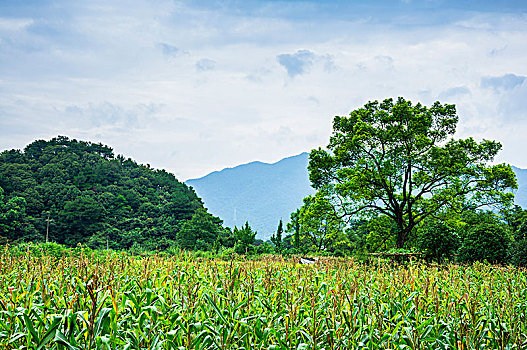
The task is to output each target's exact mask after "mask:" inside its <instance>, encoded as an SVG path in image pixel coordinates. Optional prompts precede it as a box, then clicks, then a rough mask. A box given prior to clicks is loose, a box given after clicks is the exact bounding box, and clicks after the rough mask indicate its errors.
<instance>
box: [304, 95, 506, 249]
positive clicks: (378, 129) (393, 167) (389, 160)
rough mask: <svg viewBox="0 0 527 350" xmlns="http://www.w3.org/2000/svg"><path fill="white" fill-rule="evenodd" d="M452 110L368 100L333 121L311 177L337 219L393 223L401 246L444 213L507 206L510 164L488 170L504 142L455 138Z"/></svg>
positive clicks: (312, 163)
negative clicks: (383, 219) (426, 222)
mask: <svg viewBox="0 0 527 350" xmlns="http://www.w3.org/2000/svg"><path fill="white" fill-rule="evenodd" d="M457 122H458V116H457V114H456V108H455V106H454V105H449V104H445V105H442V104H440V103H439V102H436V103H434V104H433V105H432V106H431V107H426V106H423V105H421V104H420V103H418V104H415V105H414V104H412V103H411V102H410V101H406V100H405V99H404V98H401V97H400V98H399V99H398V100H397V101H396V102H394V101H393V100H392V99H386V100H384V101H383V102H380V103H379V102H378V101H374V102H369V103H367V104H366V105H365V106H364V107H362V108H359V109H357V110H354V111H352V112H351V113H350V116H349V117H340V116H337V117H335V119H334V120H333V135H332V137H331V139H330V143H329V145H328V149H329V151H325V150H322V149H320V148H319V149H318V150H313V151H312V152H311V154H310V162H309V167H308V169H309V176H310V180H311V182H312V184H313V187H315V188H316V189H317V190H318V191H319V192H322V193H324V197H326V198H327V201H329V202H330V203H331V204H332V205H333V206H334V207H335V210H337V212H338V216H341V217H351V218H361V217H362V218H371V217H377V216H379V215H384V216H387V217H389V218H391V220H392V221H393V222H394V224H395V226H396V228H397V230H396V232H395V233H396V238H395V245H396V246H397V247H398V248H402V247H404V246H405V245H406V244H407V241H408V239H409V238H410V235H411V234H412V232H414V230H415V229H416V228H417V227H419V225H420V223H421V222H422V221H423V220H425V219H426V218H428V217H429V216H432V215H438V214H440V213H441V212H442V211H445V210H455V211H462V210H465V209H469V208H472V209H474V208H478V207H481V206H484V205H497V206H507V205H509V204H510V203H511V202H512V199H513V197H514V195H513V194H512V193H510V191H507V189H508V188H516V187H517V183H516V179H515V175H514V173H513V171H512V169H511V167H510V166H509V165H505V164H500V165H493V166H488V165H486V164H487V163H488V162H490V161H492V160H493V159H494V157H495V156H496V154H497V153H498V151H499V150H500V149H501V144H500V143H498V142H494V141H486V140H485V141H482V142H481V143H477V142H476V141H474V140H473V139H472V138H468V139H465V140H454V139H450V137H451V136H452V135H453V134H454V133H455V130H456V125H457Z"/></svg>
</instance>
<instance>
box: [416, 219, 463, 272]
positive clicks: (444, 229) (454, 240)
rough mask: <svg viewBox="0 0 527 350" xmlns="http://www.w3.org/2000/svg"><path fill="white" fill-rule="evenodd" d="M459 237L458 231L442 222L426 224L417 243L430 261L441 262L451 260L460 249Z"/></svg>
mask: <svg viewBox="0 0 527 350" xmlns="http://www.w3.org/2000/svg"><path fill="white" fill-rule="evenodd" d="M459 242H460V239H459V235H458V234H457V232H456V230H454V229H453V228H452V227H450V226H448V225H447V224H446V223H445V222H443V221H440V220H433V221H430V222H428V223H426V224H425V225H424V226H423V227H422V229H421V234H420V236H419V238H418V241H417V248H418V249H419V250H420V251H422V252H423V253H424V254H425V257H426V258H427V259H428V260H434V261H437V262H440V261H442V260H444V259H451V258H452V256H453V255H454V254H455V252H456V251H457V249H458V248H459Z"/></svg>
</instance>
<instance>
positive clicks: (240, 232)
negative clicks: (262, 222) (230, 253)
mask: <svg viewBox="0 0 527 350" xmlns="http://www.w3.org/2000/svg"><path fill="white" fill-rule="evenodd" d="M233 237H234V239H235V241H236V243H235V245H234V251H235V252H236V253H237V254H240V255H251V254H254V253H255V252H256V248H255V247H254V246H253V244H254V242H255V238H256V231H253V230H252V228H251V226H249V222H245V225H243V226H242V228H240V229H238V228H237V227H234V230H233Z"/></svg>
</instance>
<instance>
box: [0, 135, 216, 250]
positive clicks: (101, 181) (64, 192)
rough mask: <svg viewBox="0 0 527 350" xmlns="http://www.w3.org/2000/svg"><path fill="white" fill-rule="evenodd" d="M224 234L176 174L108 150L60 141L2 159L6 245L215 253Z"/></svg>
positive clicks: (0, 225) (1, 218)
mask: <svg viewBox="0 0 527 350" xmlns="http://www.w3.org/2000/svg"><path fill="white" fill-rule="evenodd" d="M196 225H197V226H199V230H197V229H195V227H194V226H196ZM222 230H223V228H222V227H221V220H220V219H219V218H217V217H213V216H212V215H210V214H209V213H207V211H206V209H205V208H204V206H203V203H202V201H201V199H200V198H198V197H197V195H196V194H195V192H194V191H193V190H192V189H191V188H189V187H187V186H186V185H185V184H183V183H181V182H179V181H178V180H177V179H176V178H175V177H174V175H173V174H171V173H168V172H166V171H164V170H155V169H152V168H150V166H149V165H146V166H145V165H140V164H137V163H136V162H135V161H133V160H131V159H129V158H128V159H125V158H124V157H123V156H121V155H118V156H115V155H114V153H113V150H112V149H111V148H110V147H108V146H105V145H102V144H94V143H90V142H84V141H77V140H74V139H73V140H70V139H68V138H67V137H63V136H59V137H56V138H53V139H51V140H49V141H43V140H39V141H35V142H33V143H31V144H30V145H28V146H27V147H25V149H24V150H23V151H20V150H9V151H4V152H2V153H1V154H0V237H1V238H0V239H1V240H3V241H4V242H6V241H7V242H16V241H33V242H44V241H47V240H49V241H53V242H57V243H60V244H65V245H68V246H75V245H77V244H78V243H82V244H87V245H89V246H91V247H92V248H102V247H104V248H106V247H109V248H114V249H130V248H132V247H136V248H139V247H140V248H141V249H147V250H158V249H167V248H169V247H171V246H175V245H178V246H183V247H187V248H194V246H196V245H201V248H202V249H207V248H210V247H211V246H212V245H213V244H214V242H215V241H216V240H217V239H218V236H219V235H220V232H222ZM190 232H192V234H190Z"/></svg>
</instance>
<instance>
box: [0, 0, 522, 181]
mask: <svg viewBox="0 0 527 350" xmlns="http://www.w3.org/2000/svg"><path fill="white" fill-rule="evenodd" d="M526 63H527V2H526V1H523V0H522V1H499V2H498V1H484V0H482V1H467V0H465V1H463V0H458V1H450V0H421V1H417V0H402V1H400V0H381V1H367V0H364V1H342V0H340V1H339V0H328V1H293V0H289V1H260V0H232V1H229V0H226V1H205V0H196V1H168V0H122V1H121V0H116V1H109V0H78V1H70V0H50V1H46V0H25V1H19V0H15V1H12V0H2V1H0V150H5V149H12V148H16V149H22V148H24V147H25V146H26V145H27V144H29V143H31V142H32V141H34V140H36V139H50V138H52V137H56V136H58V135H64V136H68V137H70V138H76V139H81V140H86V141H92V142H96V143H99V142H101V143H103V144H106V145H109V146H110V147H112V148H113V149H114V151H115V153H116V154H123V155H124V156H125V157H131V158H133V159H135V160H137V161H138V162H139V163H143V164H150V165H151V166H152V167H154V168H162V169H166V170H168V171H170V172H172V173H174V174H175V175H176V177H177V178H178V179H180V180H186V179H189V178H197V177H201V176H204V175H206V174H208V173H210V172H212V171H215V170H221V169H223V168H226V167H233V166H236V165H239V164H242V163H247V162H250V161H255V160H259V161H264V162H276V161H278V160H280V159H282V158H284V157H287V156H291V155H295V154H299V153H301V152H304V151H310V150H311V149H314V148H318V147H325V146H326V145H327V143H328V140H329V137H330V135H331V123H332V119H333V117H334V116H335V115H347V114H348V113H349V112H350V111H352V110H354V109H356V108H359V107H361V106H363V105H364V104H365V103H366V102H368V101H371V100H382V99H385V98H389V97H393V98H396V97H398V96H403V97H405V98H406V99H410V100H411V101H413V102H421V103H423V104H425V105H431V104H432V103H433V102H434V101H437V100H439V101H440V102H442V103H454V104H456V106H457V110H458V114H459V123H458V129H457V132H456V135H455V137H456V138H465V137H474V138H476V139H477V140H482V139H491V140H497V141H500V142H501V143H502V144H503V150H502V151H501V152H500V154H499V156H498V157H497V159H496V161H497V162H507V163H510V164H513V165H515V166H517V167H520V168H527V156H525V148H526V147H527V136H526V135H527V108H526V104H527V79H526V76H527V64H526Z"/></svg>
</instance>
